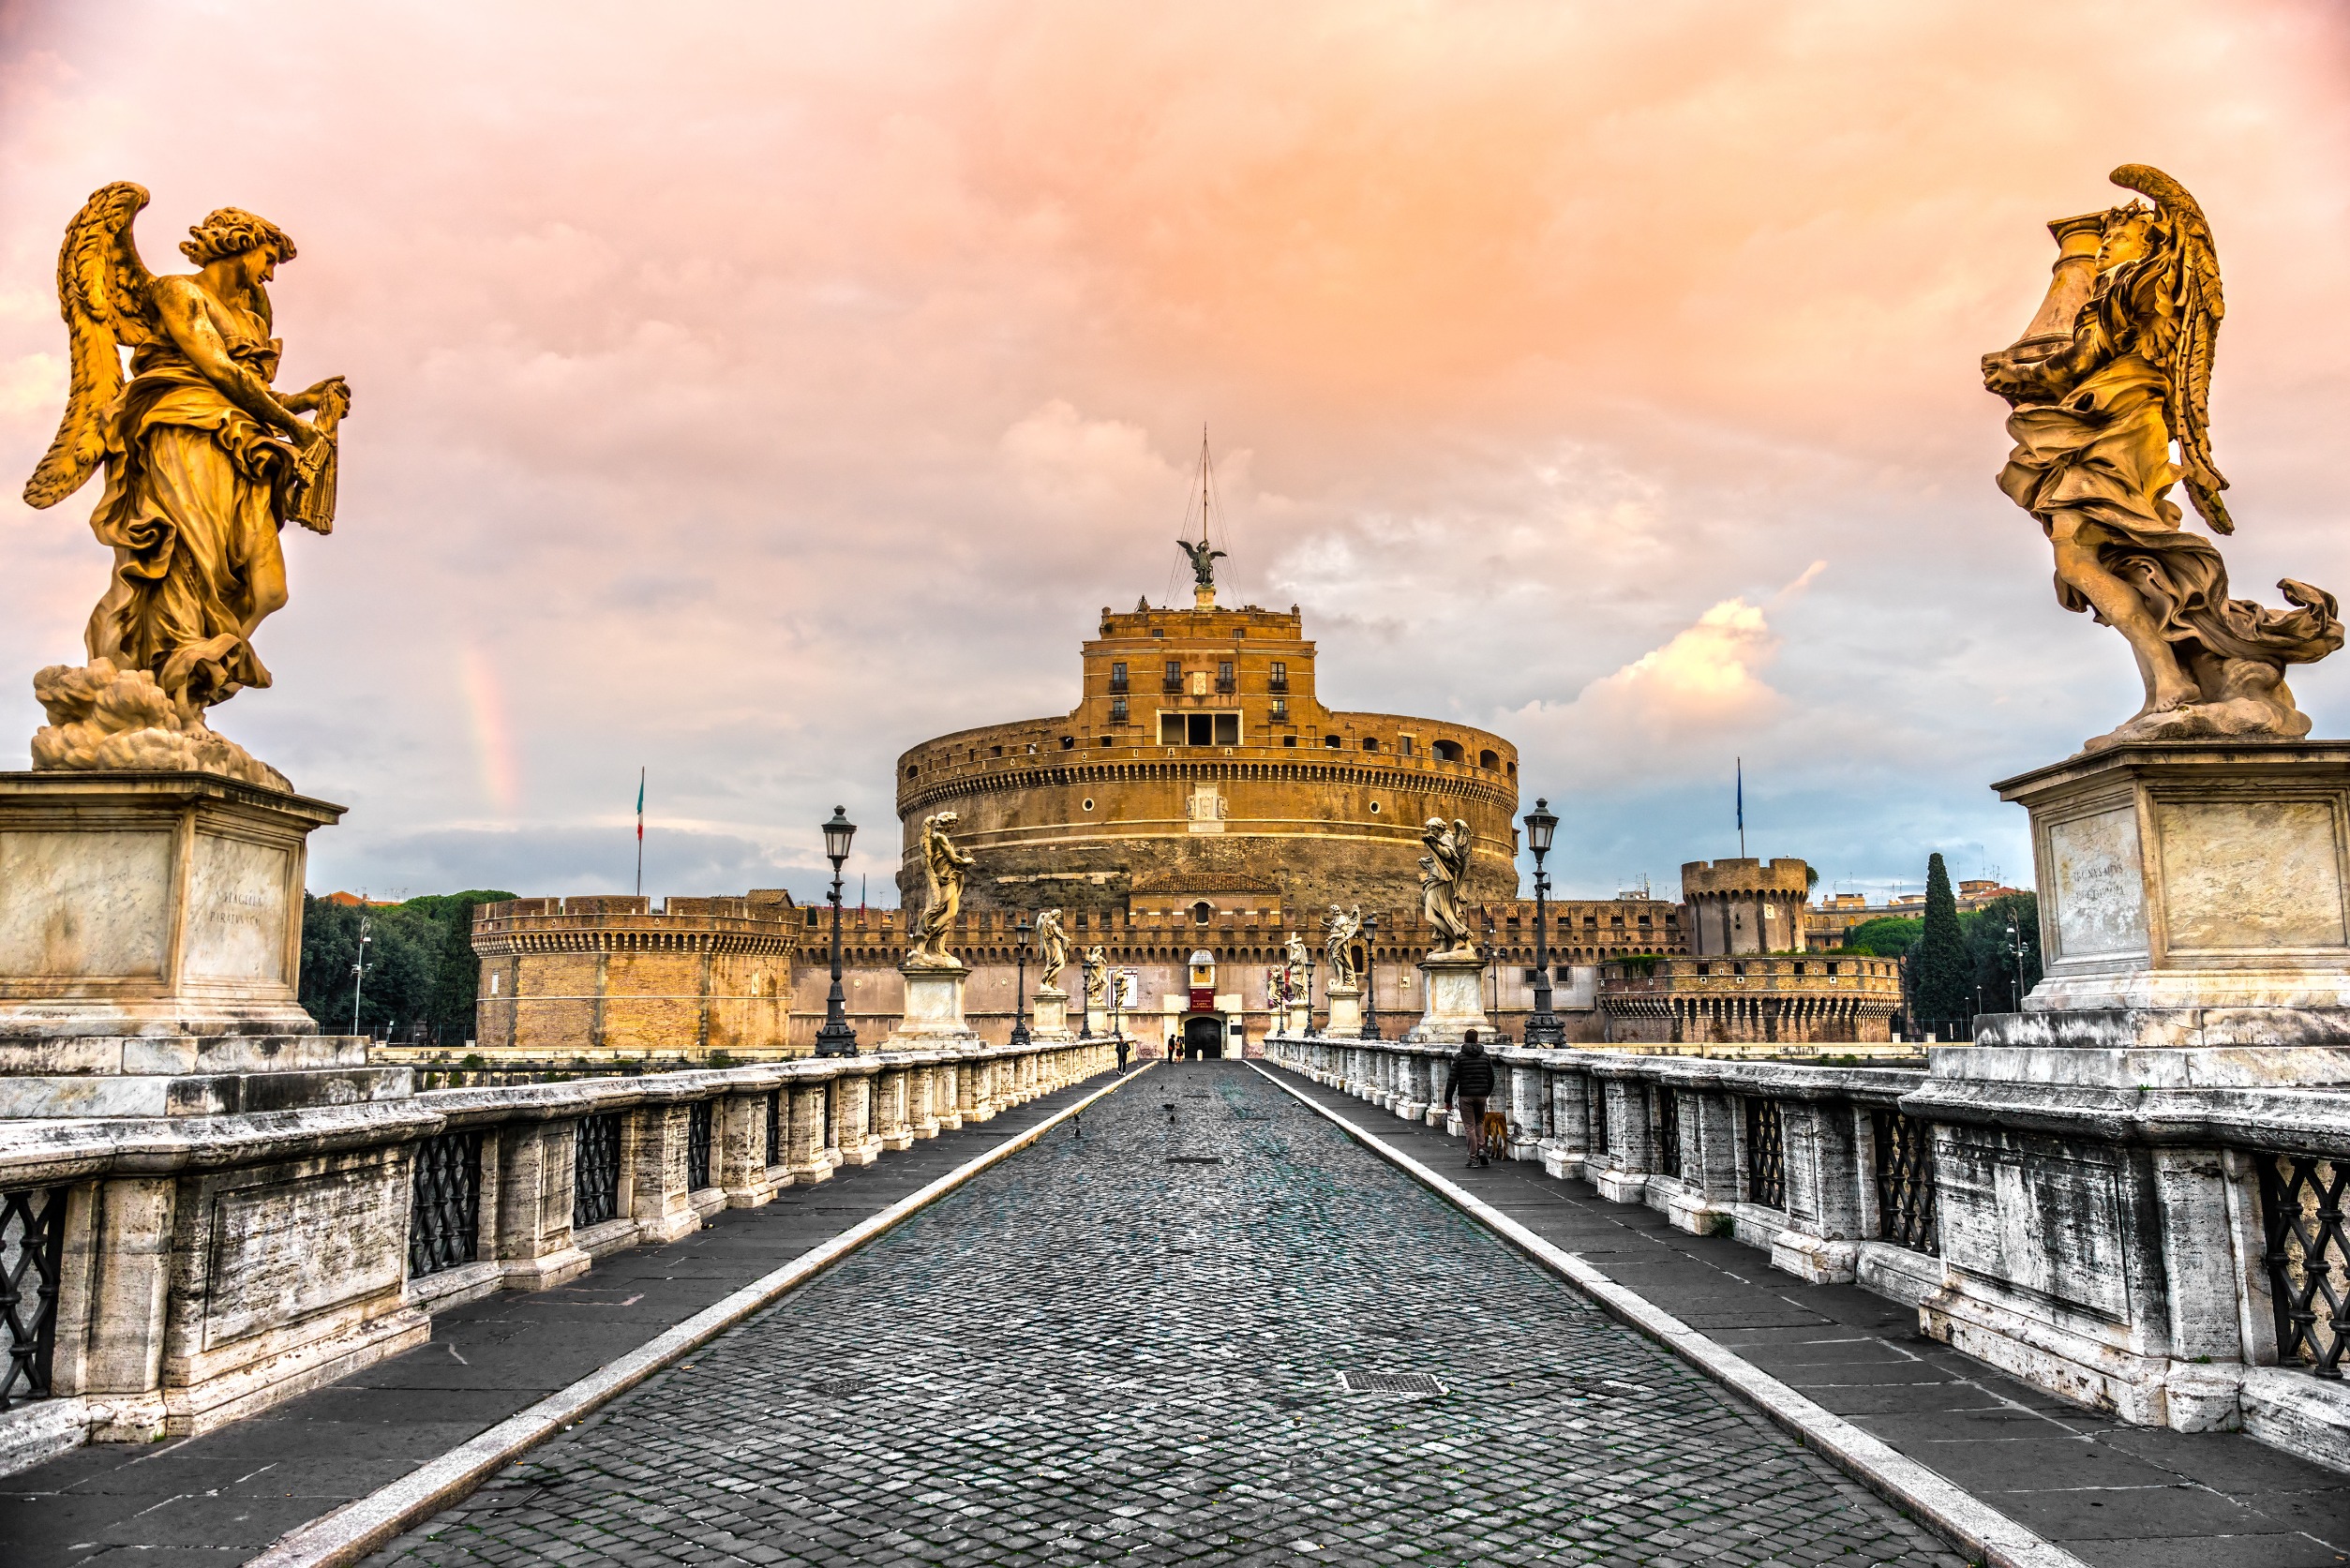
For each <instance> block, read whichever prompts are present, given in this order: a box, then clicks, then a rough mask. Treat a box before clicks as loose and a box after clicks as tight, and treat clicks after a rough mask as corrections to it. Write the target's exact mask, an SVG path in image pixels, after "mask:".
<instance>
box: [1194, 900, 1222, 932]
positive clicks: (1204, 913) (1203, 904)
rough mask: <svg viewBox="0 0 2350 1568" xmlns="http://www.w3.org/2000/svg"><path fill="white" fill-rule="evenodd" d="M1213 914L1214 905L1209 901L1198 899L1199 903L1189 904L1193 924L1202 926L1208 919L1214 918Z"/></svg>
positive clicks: (1214, 913)
mask: <svg viewBox="0 0 2350 1568" xmlns="http://www.w3.org/2000/svg"><path fill="white" fill-rule="evenodd" d="M1215 915H1216V906H1215V905H1214V904H1211V903H1208V902H1207V901H1206V900H1205V899H1202V900H1200V902H1199V903H1195V904H1193V905H1192V906H1191V923H1192V924H1193V925H1195V926H1204V925H1205V924H1207V922H1208V921H1209V920H1211V919H1213V918H1215Z"/></svg>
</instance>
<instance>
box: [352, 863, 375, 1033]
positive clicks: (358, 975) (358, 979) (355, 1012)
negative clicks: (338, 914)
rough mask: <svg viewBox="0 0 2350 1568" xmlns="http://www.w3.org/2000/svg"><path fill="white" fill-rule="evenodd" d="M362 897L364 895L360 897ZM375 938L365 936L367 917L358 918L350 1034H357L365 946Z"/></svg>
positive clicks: (364, 969) (364, 977)
mask: <svg viewBox="0 0 2350 1568" xmlns="http://www.w3.org/2000/svg"><path fill="white" fill-rule="evenodd" d="M362 896H363V897H364V896H365V895H362ZM374 940H375V938H374V937H372V936H369V935H368V934H367V915H366V914H365V913H364V912H363V913H362V914H361V915H360V917H359V957H358V959H357V960H356V961H355V962H354V963H352V966H351V1032H352V1034H354V1035H355V1034H357V1033H358V1032H359V989H360V987H361V986H363V985H365V984H366V983H367V944H368V943H370V942H372V941H374Z"/></svg>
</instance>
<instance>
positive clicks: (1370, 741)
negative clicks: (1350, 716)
mask: <svg viewBox="0 0 2350 1568" xmlns="http://www.w3.org/2000/svg"><path fill="white" fill-rule="evenodd" d="M1378 749H1379V737H1377V736H1375V735H1366V736H1364V737H1363V750H1365V751H1367V752H1375V751H1377V750H1378Z"/></svg>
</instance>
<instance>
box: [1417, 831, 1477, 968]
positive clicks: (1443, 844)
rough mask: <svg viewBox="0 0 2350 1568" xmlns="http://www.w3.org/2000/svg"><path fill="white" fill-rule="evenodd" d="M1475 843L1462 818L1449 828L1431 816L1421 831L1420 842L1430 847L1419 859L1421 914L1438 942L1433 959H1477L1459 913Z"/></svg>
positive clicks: (1464, 919) (1466, 919) (1464, 922)
mask: <svg viewBox="0 0 2350 1568" xmlns="http://www.w3.org/2000/svg"><path fill="white" fill-rule="evenodd" d="M1474 839H1475V835H1474V833H1473V832H1472V831H1471V830H1470V828H1469V825H1468V823H1466V822H1464V821H1461V820H1459V818H1455V819H1454V821H1453V823H1452V826H1450V827H1446V826H1445V825H1444V818H1443V817H1441V816H1431V817H1429V819H1428V826H1427V827H1425V828H1423V829H1421V830H1420V842H1421V843H1422V844H1426V845H1428V853H1427V854H1425V855H1423V856H1421V857H1420V913H1421V915H1422V917H1423V918H1426V919H1427V921H1428V924H1429V930H1430V931H1432V932H1434V933H1436V935H1437V937H1438V938H1439V940H1438V944H1437V946H1435V947H1434V948H1430V949H1429V955H1428V956H1429V957H1430V958H1474V957H1475V956H1476V951H1477V949H1476V947H1475V945H1474V943H1472V942H1471V941H1470V940H1469V921H1468V918H1467V917H1466V916H1464V915H1462V914H1461V913H1460V879H1461V878H1462V877H1463V876H1466V875H1467V874H1468V872H1469V845H1470V844H1472V843H1473V842H1474Z"/></svg>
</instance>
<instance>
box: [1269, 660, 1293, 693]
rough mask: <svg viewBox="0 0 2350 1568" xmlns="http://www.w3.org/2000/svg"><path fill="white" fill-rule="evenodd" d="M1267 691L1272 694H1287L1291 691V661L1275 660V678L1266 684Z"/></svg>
mask: <svg viewBox="0 0 2350 1568" xmlns="http://www.w3.org/2000/svg"><path fill="white" fill-rule="evenodd" d="M1265 690H1267V691H1270V692H1286V691H1288V690H1289V661H1288V660H1286V659H1276V660H1274V661H1273V676H1272V679H1269V680H1267V681H1266V682H1265Z"/></svg>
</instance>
